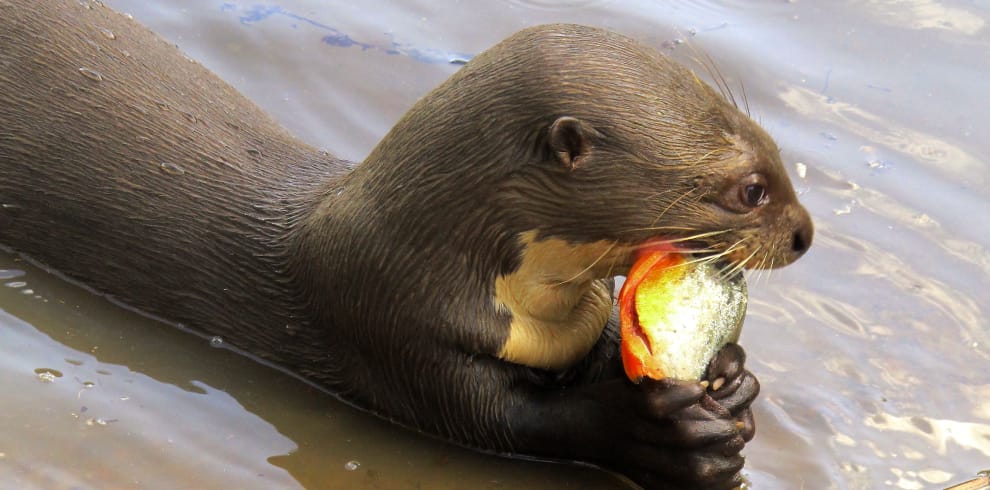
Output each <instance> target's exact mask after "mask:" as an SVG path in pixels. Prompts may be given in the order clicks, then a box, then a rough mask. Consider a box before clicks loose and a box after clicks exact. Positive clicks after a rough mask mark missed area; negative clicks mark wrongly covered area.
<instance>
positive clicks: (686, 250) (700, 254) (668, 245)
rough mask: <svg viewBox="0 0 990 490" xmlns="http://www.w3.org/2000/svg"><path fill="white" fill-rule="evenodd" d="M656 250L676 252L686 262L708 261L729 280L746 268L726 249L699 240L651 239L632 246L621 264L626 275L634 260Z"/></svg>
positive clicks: (733, 279)
mask: <svg viewBox="0 0 990 490" xmlns="http://www.w3.org/2000/svg"><path fill="white" fill-rule="evenodd" d="M657 252H664V253H669V254H677V255H679V256H681V257H682V258H683V260H684V262H685V263H688V264H707V263H710V264H711V266H712V267H713V268H714V270H716V271H719V275H720V276H721V277H722V278H723V279H725V280H726V281H730V282H735V281H737V280H738V278H739V277H742V273H743V270H744V269H746V268H747V267H746V266H745V265H740V264H739V263H738V262H736V261H733V260H732V258H731V257H729V256H727V255H726V251H724V250H713V247H712V246H711V244H708V243H704V242H702V241H699V240H691V241H683V242H675V241H672V240H670V239H666V240H662V239H652V240H647V241H645V242H643V243H641V244H639V245H637V246H634V247H632V250H631V252H630V254H629V259H628V261H627V263H626V264H623V265H624V266H625V267H623V269H625V271H626V275H627V276H628V273H629V270H630V269H631V268H632V266H633V264H634V263H635V261H637V260H639V259H640V258H641V257H643V256H645V255H648V254H651V253H657Z"/></svg>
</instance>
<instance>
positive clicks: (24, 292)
mask: <svg viewBox="0 0 990 490" xmlns="http://www.w3.org/2000/svg"><path fill="white" fill-rule="evenodd" d="M21 294H34V290H33V289H22V290H21Z"/></svg>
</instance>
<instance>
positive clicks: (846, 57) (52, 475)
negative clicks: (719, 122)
mask: <svg viewBox="0 0 990 490" xmlns="http://www.w3.org/2000/svg"><path fill="white" fill-rule="evenodd" d="M109 4H111V5H112V6H114V7H115V8H117V9H119V10H122V11H125V12H129V13H131V14H133V16H134V18H135V19H136V20H138V21H140V22H143V23H145V24H146V25H148V26H149V27H151V28H152V30H154V31H156V32H158V33H159V34H161V35H162V36H164V37H165V38H167V39H169V40H170V41H172V42H174V43H176V44H178V45H179V46H180V48H181V49H182V50H183V51H185V52H186V53H187V54H188V55H189V56H190V57H191V58H194V59H196V60H198V61H200V62H202V63H203V64H205V65H206V66H207V67H209V68H211V69H212V70H214V71H215V72H217V73H218V74H219V75H220V76H221V77H222V78H224V79H226V80H227V81H228V82H230V83H232V84H233V85H234V86H236V87H237V88H238V89H240V90H241V91H242V92H243V93H245V94H246V95H247V96H248V97H249V98H251V99H253V100H254V101H256V102H257V103H258V104H259V105H261V106H262V107H263V108H265V109H266V110H268V111H269V112H271V113H272V114H273V115H274V116H275V117H276V118H277V119H278V120H280V121H281V122H282V123H283V124H284V125H285V126H286V127H288V128H289V129H290V130H291V131H293V132H294V133H295V134H297V135H298V136H300V137H301V138H303V139H305V140H307V141H309V142H311V143H313V144H315V145H317V146H320V147H324V148H326V149H328V150H330V151H333V152H335V153H337V154H339V155H341V156H344V157H347V158H350V159H357V160H360V159H361V158H362V157H363V156H364V155H365V154H366V153H367V152H368V151H369V150H370V149H371V148H372V146H373V145H374V144H375V142H376V141H377V140H378V139H379V138H380V137H381V136H382V135H383V134H384V133H385V132H386V130H387V129H388V128H389V126H390V125H391V124H392V123H393V122H394V121H395V120H396V119H397V118H398V117H399V116H400V115H401V114H402V113H403V111H404V110H406V109H407V108H408V107H409V106H410V105H411V104H412V103H413V101H415V100H416V98H417V97H420V96H422V95H423V94H425V93H426V92H427V91H429V89H430V88H431V87H433V86H435V85H436V84H438V83H440V82H441V81H442V80H443V79H445V78H446V77H447V76H449V75H450V74H451V73H453V72H454V71H456V70H457V69H458V67H459V65H458V64H457V63H458V62H459V61H462V60H464V59H467V58H469V57H470V56H471V55H472V54H474V53H478V52H480V51H481V50H483V49H484V48H485V47H487V46H489V45H491V44H493V43H495V42H497V41H498V40H499V39H501V38H503V37H505V36H507V35H509V34H510V33H512V32H514V31H516V30H518V29H519V28H522V27H524V26H528V25H533V24H537V23H545V22H559V21H566V22H579V23H585V24H591V25H597V26H603V27H607V28H611V29H614V30H617V31H619V32H622V33H625V34H627V35H630V36H632V37H635V38H637V39H640V40H642V41H643V42H646V43H648V44H651V45H654V46H656V47H657V48H659V49H664V50H667V51H669V52H671V53H672V54H673V55H674V56H677V57H678V58H680V59H682V60H690V58H691V57H692V56H693V55H696V54H698V53H705V54H707V55H710V56H711V58H712V59H713V60H714V62H715V63H716V64H717V66H718V67H719V69H720V71H721V73H722V75H724V77H725V78H726V79H727V81H728V82H729V84H730V86H731V87H732V88H733V92H735V93H736V95H737V97H740V98H741V94H742V92H743V89H741V88H739V87H740V84H741V85H742V86H744V87H745V89H744V91H745V95H746V97H745V98H746V99H747V100H748V105H749V107H750V110H751V112H752V114H753V116H754V117H755V118H756V119H757V120H758V121H760V122H761V123H762V124H763V125H764V126H765V127H766V128H767V129H768V130H769V131H770V133H771V134H772V135H773V136H774V137H775V138H776V139H777V141H778V143H779V144H780V147H781V148H782V151H783V158H784V161H785V162H786V164H787V166H788V167H789V170H790V171H791V172H792V177H793V178H794V179H795V183H796V186H797V188H798V189H799V191H800V192H801V194H802V200H803V201H804V202H805V204H806V205H807V206H808V208H809V210H810V211H811V213H812V215H813V216H814V219H815V221H816V225H817V235H816V238H815V245H814V246H813V247H812V250H811V252H810V253H809V254H808V256H807V257H806V258H804V259H803V260H801V261H800V262H798V263H797V264H795V265H794V266H792V267H789V268H786V269H783V270H779V271H775V272H773V273H772V274H766V273H764V274H753V275H750V277H749V279H750V284H751V287H750V291H751V306H750V311H749V315H748V318H747V323H746V327H745V330H744V333H743V337H742V344H743V345H744V346H745V347H746V349H747V350H748V352H749V354H750V358H749V367H750V369H752V370H753V371H754V372H755V373H756V374H757V376H758V377H759V378H760V380H761V382H762V384H763V394H762V395H761V397H760V399H759V400H758V401H757V402H756V404H755V406H754V409H755V411H756V418H757V426H758V432H757V437H756V439H755V440H754V441H753V442H752V443H750V444H749V445H748V446H747V448H746V450H745V454H746V456H747V461H748V463H747V467H746V474H747V476H748V477H749V479H750V480H751V481H752V484H753V487H754V488H758V489H759V488H764V489H765V488H809V489H810V488H839V489H846V488H850V489H873V488H903V489H918V488H941V487H944V486H947V485H949V484H951V483H955V482H960V481H963V480H966V479H968V478H970V477H972V476H973V475H974V474H975V473H976V472H977V471H978V470H982V469H986V468H988V467H990V355H988V352H990V333H988V332H990V320H988V319H987V314H988V309H990V292H988V291H990V250H988V247H990V200H988V198H990V169H988V157H990V140H988V138H987V132H988V130H990V107H988V103H987V100H988V99H987V96H986V91H987V90H986V89H987V87H988V85H987V84H988V80H987V77H988V75H990V26H988V23H990V4H987V3H986V2H979V1H962V0H955V1H945V2H935V1H931V0H857V1H853V0H844V1H834V2H831V1H830V2H812V1H803V0H802V1H790V2H788V1H777V0H774V1H755V2H742V1H735V2H731V1H728V2H691V3H686V2H685V3H674V2H671V3H659V2H649V1H635V2H633V1H622V2H620V1H618V0H615V1H611V2H610V1H593V0H586V1H581V0H573V1H552V0H500V1H491V2H461V1H438V2H435V1H425V0H424V1H418V2H417V1H403V2H388V1H364V2H350V1H348V2H343V1H315V0H284V1H281V0H272V1H265V0H262V2H260V3H259V2H257V1H255V0H252V1H250V2H249V1H235V0H229V1H225V2H220V1H201V0H184V1H165V0H154V1H150V0H114V1H112V2H109ZM85 5H86V2H85V0H84V1H83V2H82V3H81V4H80V8H85ZM94 8H98V7H94ZM0 48H2V47H0ZM575 62H580V59H576V60H575ZM615 198H616V199H621V198H622V196H615ZM0 232H2V231H0ZM0 242H2V235H0ZM0 284H2V286H0V488H4V489H6V488H17V489H29V488H38V489H60V488H65V489H68V488H81V489H90V488H92V489H104V488H122V489H124V488H258V489H272V488H311V489H324V488H389V489H392V488H533V489H536V488H541V489H542V488H573V489H578V488H623V487H624V484H623V482H622V481H621V480H619V479H617V478H615V477H613V476H611V475H608V474H606V473H603V472H600V471H597V470H594V469H588V468H576V467H573V466H563V465H553V464H545V463H534V462H523V461H508V460H503V459H498V458H494V457H488V456H484V455H478V454H475V453H472V452H469V451H465V450H461V449H458V448H455V447H451V446H449V445H446V444H444V443H440V442H436V441H432V440H429V439H425V438H423V437H420V436H417V435H414V434H410V433H409V432H406V431H403V430H401V429H397V428H394V427H391V426H389V425H388V424H387V423H384V422H381V421H379V420H377V419H375V418H373V417H371V416H367V415H365V414H362V413H359V412H357V411H355V410H353V409H351V408H349V407H347V406H344V405H342V404H340V403H339V402H337V401H335V400H334V399H333V398H332V397H331V396H329V395H327V394H325V393H322V392H320V391H319V390H316V389H314V388H312V387H310V386H307V385H306V384H304V383H302V382H300V381H298V380H296V379H294V378H292V377H289V376H287V375H285V374H282V373H280V372H278V371H276V370H274V369H271V368H269V367H266V366H263V365H261V364H259V363H257V362H254V361H252V360H251V359H249V358H247V357H244V356H241V355H238V354H236V353H234V352H232V351H230V350H228V349H223V348H215V347H214V346H211V342H210V340H209V339H207V338H204V337H198V336H195V335H191V334H189V333H186V332H182V331H179V330H177V329H174V328H171V327H167V326H163V325H161V324H157V323H155V322H153V321H151V320H148V319H146V318H143V317H140V316H137V315H135V314H133V313H131V312H128V311H127V310H125V309H123V308H120V307H118V306H115V305H114V304H112V303H111V302H109V301H107V300H106V299H104V298H101V297H99V296H97V295H94V294H92V293H90V292H87V291H85V290H83V289H81V288H79V287H76V286H74V285H71V284H69V283H67V282H65V281H63V280H61V279H59V278H58V277H56V276H53V275H51V274H49V273H47V272H45V271H43V270H40V269H38V268H36V267H34V266H32V265H30V264H29V263H27V262H26V261H24V260H23V259H21V258H19V257H18V256H15V255H12V254H9V253H6V252H4V253H0Z"/></svg>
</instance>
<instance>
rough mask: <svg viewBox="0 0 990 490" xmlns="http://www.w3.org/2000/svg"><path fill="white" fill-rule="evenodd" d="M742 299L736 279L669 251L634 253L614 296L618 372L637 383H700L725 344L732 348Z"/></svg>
mask: <svg viewBox="0 0 990 490" xmlns="http://www.w3.org/2000/svg"><path fill="white" fill-rule="evenodd" d="M747 300H748V293H747V289H746V280H745V278H744V277H743V274H742V273H741V272H735V273H732V274H730V275H728V276H726V275H725V274H724V273H723V271H722V268H720V267H719V266H718V265H717V264H716V263H715V261H711V260H704V259H698V258H695V257H693V256H692V255H690V254H687V253H684V252H681V251H678V250H676V249H674V248H673V247H671V246H653V247H649V248H645V249H643V250H641V251H639V252H638V253H637V254H636V256H635V257H634V262H633V265H632V267H631V268H630V271H629V274H628V275H627V276H626V282H625V283H624V284H623V285H622V289H621V290H620V291H619V297H618V304H619V324H620V337H621V347H620V351H621V356H622V365H623V368H624V369H625V372H626V376H627V377H628V378H629V379H630V380H631V381H632V382H634V383H639V382H641V381H642V379H643V378H650V379H656V380H660V379H665V378H671V379H675V380H684V381H691V380H694V381H700V380H701V378H702V377H703V376H704V375H705V370H706V369H707V367H708V364H709V362H710V361H711V359H712V358H713V357H714V356H715V354H717V353H718V351H719V350H720V349H721V348H722V347H724V346H725V345H726V344H728V343H731V342H737V341H738V340H739V334H740V332H741V331H742V324H743V319H744V318H745V316H746V303H747Z"/></svg>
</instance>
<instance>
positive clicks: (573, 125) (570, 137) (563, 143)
mask: <svg viewBox="0 0 990 490" xmlns="http://www.w3.org/2000/svg"><path fill="white" fill-rule="evenodd" d="M596 134H597V132H596V131H595V130H594V129H592V128H591V127H589V126H588V125H587V124H585V123H583V122H581V120H580V119H577V118H573V117H568V116H564V117H560V118H557V120H556V121H554V122H553V124H551V125H550V131H549V135H548V138H547V145H548V146H549V148H550V153H551V154H553V156H554V158H556V159H557V161H558V162H560V164H561V165H563V166H564V168H566V169H567V170H574V169H576V168H578V167H579V166H580V165H581V161H582V160H584V157H586V156H587V155H588V152H589V151H590V150H591V138H592V136H594V135H596Z"/></svg>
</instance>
